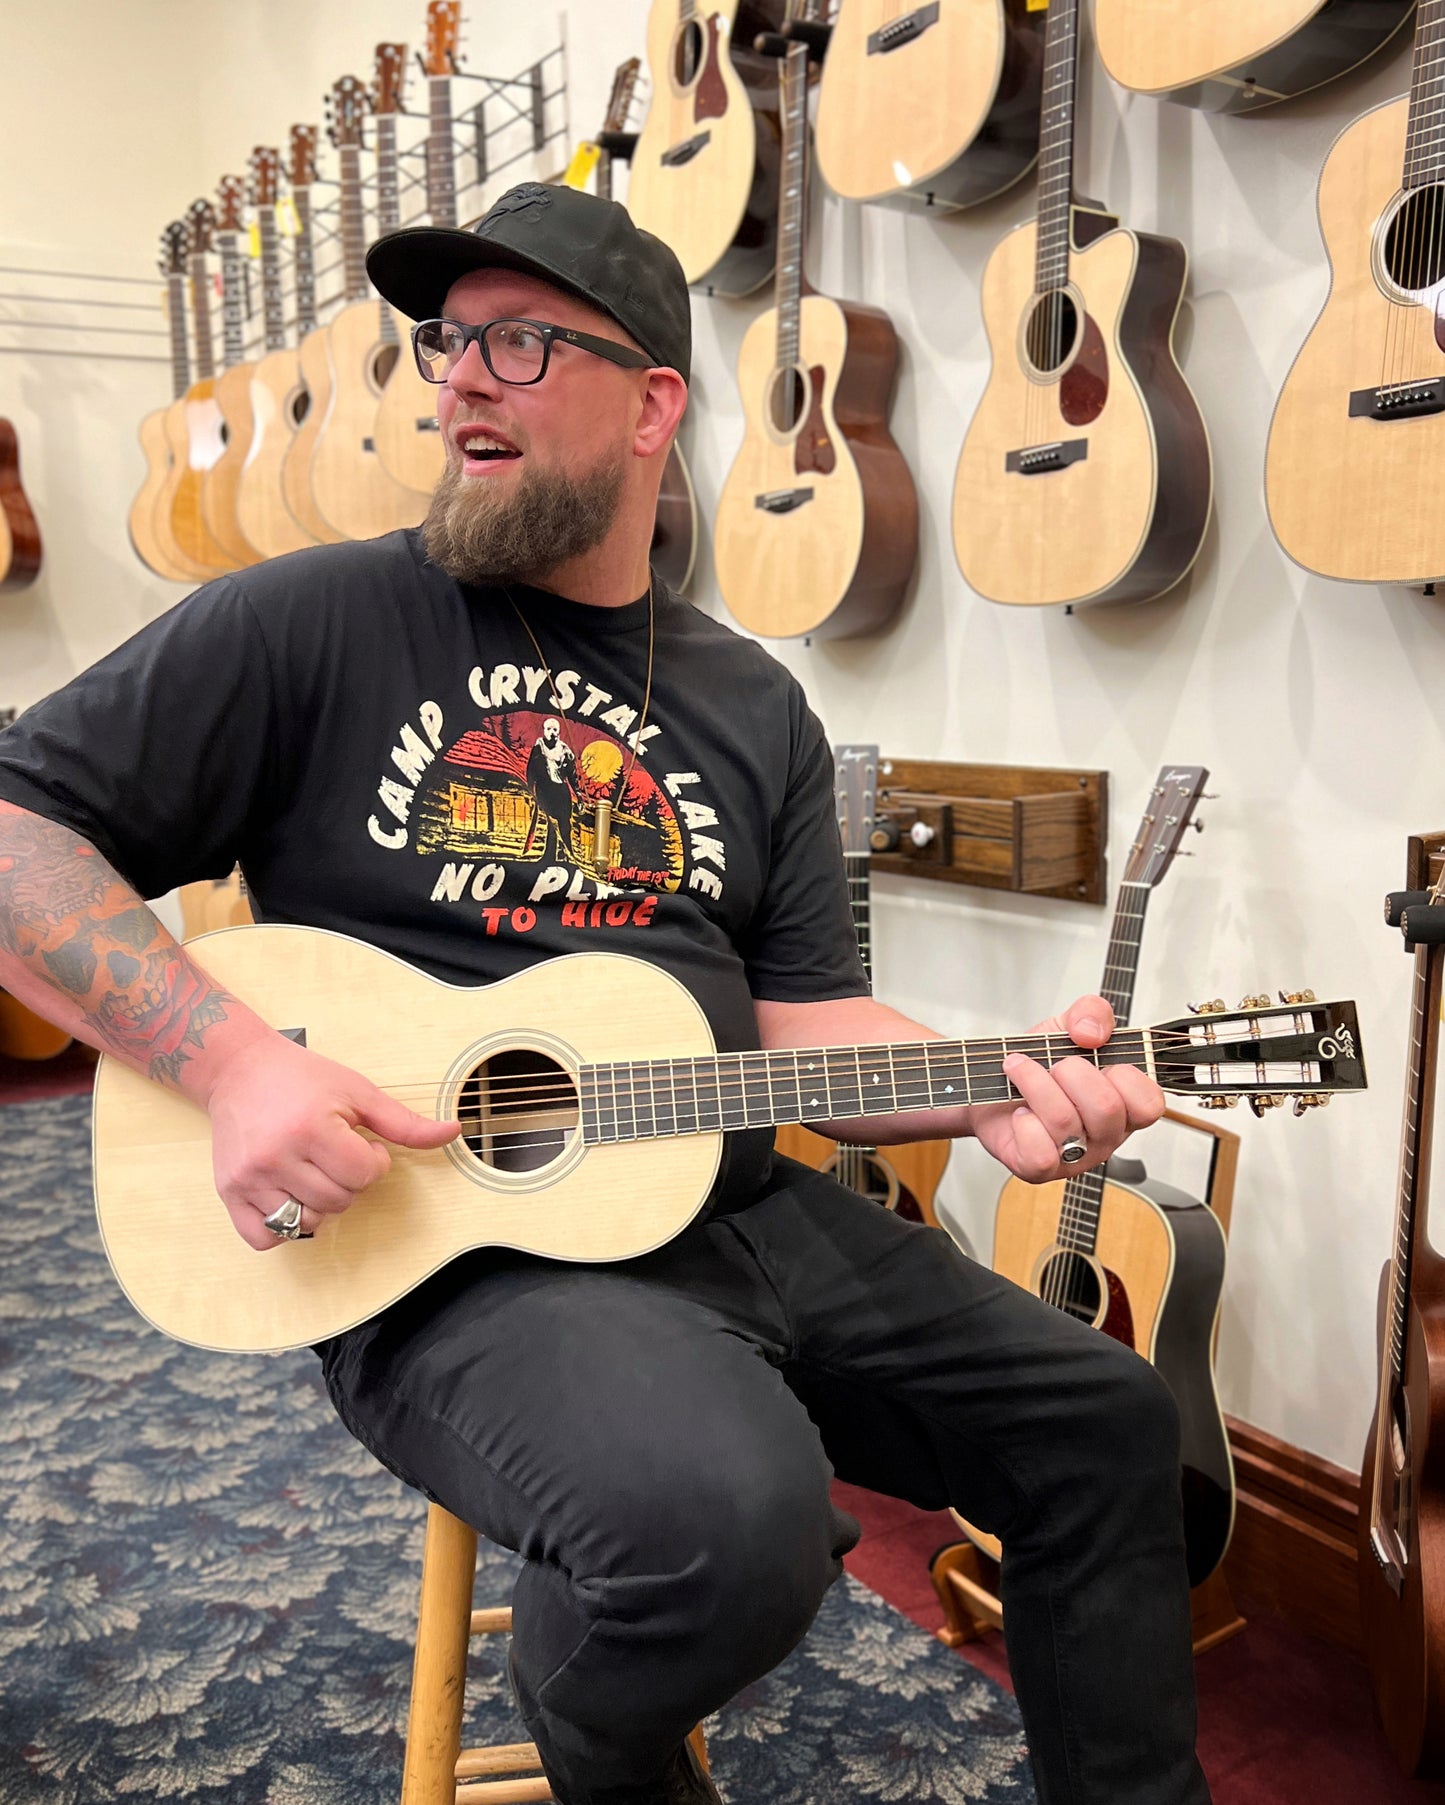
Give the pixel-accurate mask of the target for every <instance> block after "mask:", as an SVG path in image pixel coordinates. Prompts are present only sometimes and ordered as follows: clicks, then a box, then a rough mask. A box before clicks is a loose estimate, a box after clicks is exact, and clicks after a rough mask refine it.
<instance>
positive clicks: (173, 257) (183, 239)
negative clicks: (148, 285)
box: [161, 219, 191, 276]
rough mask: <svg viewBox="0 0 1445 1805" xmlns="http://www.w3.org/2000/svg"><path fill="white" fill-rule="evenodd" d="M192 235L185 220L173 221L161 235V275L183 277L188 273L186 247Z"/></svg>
mask: <svg viewBox="0 0 1445 1805" xmlns="http://www.w3.org/2000/svg"><path fill="white" fill-rule="evenodd" d="M190 240H191V235H190V233H189V232H188V231H187V229H186V222H185V221H184V220H183V219H173V220H172V221H171V223H170V224H169V225H168V226H167V227H166V229H165V231H164V232H162V233H161V274H162V275H163V276H183V275H185V273H186V247H187V246H188V245H189V244H190Z"/></svg>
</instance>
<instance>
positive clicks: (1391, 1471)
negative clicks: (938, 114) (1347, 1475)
mask: <svg viewBox="0 0 1445 1805" xmlns="http://www.w3.org/2000/svg"><path fill="white" fill-rule="evenodd" d="M1432 867H1433V874H1434V880H1435V881H1434V887H1433V889H1430V890H1424V889H1421V888H1418V887H1415V888H1412V889H1410V890H1407V891H1404V892H1396V893H1395V894H1394V895H1392V896H1390V897H1388V898H1387V899H1386V902H1385V914H1386V919H1387V920H1388V921H1389V922H1390V924H1391V925H1392V926H1395V927H1399V928H1401V929H1402V930H1403V932H1404V936H1405V946H1406V949H1407V950H1410V949H1412V948H1413V950H1414V953H1415V982H1414V990H1413V995H1412V997H1411V1002H1410V1031H1409V1036H1408V1041H1407V1047H1408V1064H1407V1068H1406V1078H1405V1115H1404V1126H1403V1130H1402V1133H1401V1137H1400V1174H1399V1184H1398V1189H1397V1192H1396V1200H1395V1233H1394V1238H1393V1240H1392V1242H1391V1254H1390V1258H1389V1260H1388V1261H1387V1262H1386V1264H1385V1268H1384V1271H1383V1272H1382V1274H1381V1276H1380V1300H1379V1311H1378V1345H1379V1389H1378V1391H1377V1394H1376V1403H1375V1414H1374V1420H1373V1423H1372V1425H1371V1431H1370V1436H1369V1440H1368V1442H1367V1444H1366V1447H1365V1459H1364V1470H1363V1472H1362V1473H1361V1475H1360V1516H1359V1554H1360V1558H1359V1584H1360V1615H1361V1619H1362V1621H1363V1624H1364V1631H1365V1654H1366V1657H1367V1659H1368V1661H1369V1665H1370V1674H1371V1677H1372V1679H1373V1681H1374V1687H1375V1701H1376V1703H1377V1704H1378V1706H1379V1710H1380V1719H1381V1722H1382V1723H1383V1724H1384V1728H1385V1737H1386V1740H1387V1741H1388V1742H1389V1745H1390V1748H1391V1750H1392V1751H1393V1753H1394V1756H1395V1759H1396V1760H1397V1761H1398V1762H1399V1764H1400V1766H1401V1767H1402V1768H1403V1769H1404V1770H1405V1772H1406V1773H1407V1774H1411V1775H1418V1776H1420V1777H1422V1778H1429V1779H1439V1778H1441V1777H1442V1775H1445V1468H1442V1460H1445V1259H1442V1258H1441V1256H1440V1255H1439V1254H1438V1253H1436V1251H1435V1249H1434V1248H1433V1247H1432V1246H1431V1245H1430V1230H1429V1220H1428V1217H1429V1182H1430V1154H1431V1145H1432V1141H1433V1134H1434V1120H1435V1075H1436V1070H1437V1065H1438V1061H1439V1048H1440V996H1441V973H1442V960H1445V834H1431V835H1428V836H1420V837H1418V838H1413V839H1412V840H1411V841H1410V852H1409V861H1408V870H1407V874H1406V879H1405V881H1406V883H1407V884H1409V885H1411V886H1420V885H1422V884H1425V883H1428V882H1429V881H1430V875H1431V869H1432Z"/></svg>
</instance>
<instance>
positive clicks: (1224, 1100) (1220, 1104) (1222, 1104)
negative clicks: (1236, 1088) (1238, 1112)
mask: <svg viewBox="0 0 1445 1805" xmlns="http://www.w3.org/2000/svg"><path fill="white" fill-rule="evenodd" d="M1238 1105H1239V1098H1238V1097H1237V1096H1234V1095H1230V1094H1227V1093H1226V1094H1225V1095H1222V1096H1218V1097H1201V1098H1200V1099H1199V1107H1200V1108H1201V1109H1235V1108H1237V1107H1238Z"/></svg>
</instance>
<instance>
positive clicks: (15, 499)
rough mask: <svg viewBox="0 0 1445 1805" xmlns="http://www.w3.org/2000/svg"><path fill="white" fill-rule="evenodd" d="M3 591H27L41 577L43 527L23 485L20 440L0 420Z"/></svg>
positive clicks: (0, 565) (0, 579)
mask: <svg viewBox="0 0 1445 1805" xmlns="http://www.w3.org/2000/svg"><path fill="white" fill-rule="evenodd" d="M0 534H3V538H0V590H11V589H26V588H28V587H29V586H30V584H31V583H33V582H34V581H35V579H36V577H38V576H39V575H40V559H41V547H40V526H39V523H38V522H37V521H36V518H35V512H34V510H33V509H32V507H31V506H30V499H29V497H28V496H27V495H26V493H25V487H24V484H23V483H22V482H21V481H20V440H19V439H18V437H17V436H16V433H15V428H14V427H13V426H12V425H11V423H10V422H9V421H8V420H6V419H0Z"/></svg>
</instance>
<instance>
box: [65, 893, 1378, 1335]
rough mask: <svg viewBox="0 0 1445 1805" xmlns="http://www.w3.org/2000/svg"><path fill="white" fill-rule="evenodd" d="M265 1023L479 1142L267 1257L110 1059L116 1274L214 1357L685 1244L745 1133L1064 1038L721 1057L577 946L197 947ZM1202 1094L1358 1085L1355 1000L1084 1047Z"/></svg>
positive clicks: (878, 1101)
mask: <svg viewBox="0 0 1445 1805" xmlns="http://www.w3.org/2000/svg"><path fill="white" fill-rule="evenodd" d="M192 950H193V952H194V954H195V957H196V958H197V959H198V960H199V961H200V962H201V963H202V964H203V965H204V966H205V968H206V970H207V971H208V972H209V973H210V974H211V976H212V977H213V978H214V979H215V981H216V982H217V983H219V984H221V985H223V986H225V987H226V988H227V989H228V990H231V991H232V992H233V993H234V994H235V995H237V996H240V997H244V998H245V1000H246V1002H247V1003H248V1004H250V1005H251V1006H252V1007H253V1008H255V1009H256V1010H257V1012H258V1013H259V1014H260V1015H261V1017H262V1018H263V1019H264V1020H265V1021H268V1022H270V1023H271V1024H272V1026H273V1027H275V1028H278V1029H281V1030H283V1031H284V1032H287V1033H289V1034H291V1035H293V1036H294V1037H296V1038H300V1039H304V1043H305V1045H306V1046H308V1047H310V1048H312V1049H313V1050H314V1051H316V1052H318V1053H322V1054H324V1055H326V1056H327V1057H329V1058H333V1059H338V1060H340V1061H342V1062H343V1063H344V1064H346V1065H349V1066H351V1067H353V1068H354V1069H356V1070H359V1071H361V1072H363V1073H364V1074H365V1075H366V1076H367V1077H369V1078H371V1079H372V1081H373V1082H374V1083H376V1084H378V1085H381V1086H382V1087H383V1088H385V1089H386V1090H388V1091H390V1092H391V1093H392V1094H393V1095H396V1096H398V1097H403V1098H405V1099H406V1100H407V1101H408V1102H409V1103H410V1105H411V1106H412V1107H413V1108H414V1109H416V1110H418V1111H420V1112H421V1113H422V1114H424V1115H428V1116H435V1117H436V1118H437V1119H438V1120H443V1121H445V1120H450V1119H455V1118H457V1117H460V1119H461V1121H462V1123H463V1129H464V1133H463V1135H462V1138H460V1139H458V1140H456V1141H454V1142H452V1143H451V1144H450V1145H449V1146H447V1147H444V1148H438V1149H436V1150H434V1151H431V1152H411V1151H408V1150H407V1149H405V1148H396V1149H394V1150H393V1153H392V1166H391V1170H390V1172H389V1173H388V1174H387V1175H386V1177H385V1178H383V1179H381V1180H379V1181H378V1182H377V1183H376V1184H374V1185H372V1186H371V1187H370V1188H369V1189H368V1190H366V1191H365V1192H364V1193H363V1194H362V1195H361V1196H360V1197H359V1198H358V1199H357V1200H356V1202H355V1203H354V1204H353V1205H352V1206H351V1208H350V1209H348V1210H347V1211H346V1212H345V1213H344V1214H343V1215H339V1216H335V1215H333V1216H328V1217H327V1218H326V1219H325V1222H324V1223H323V1225H322V1227H321V1228H320V1229H319V1230H318V1232H317V1234H316V1236H315V1237H314V1239H312V1240H303V1241H296V1242H288V1243H287V1244H286V1245H284V1246H280V1247H277V1248H275V1249H272V1250H268V1251H267V1252H265V1253H257V1252H254V1251H253V1250H252V1249H251V1248H249V1247H248V1246H246V1244H245V1243H244V1242H243V1241H242V1240H241V1239H240V1237H239V1236H238V1235H237V1234H236V1232H235V1230H234V1229H233V1228H232V1226H231V1221H230V1218H229V1216H228V1215H227V1214H226V1212H225V1210H224V1209H223V1207H222V1205H221V1203H220V1201H219V1199H218V1198H217V1196H216V1192H215V1186H214V1180H213V1178H212V1173H211V1125H210V1121H209V1118H208V1117H207V1116H206V1114H205V1112H204V1110H202V1109H199V1108H198V1107H197V1106H196V1105H195V1104H193V1103H191V1102H189V1101H188V1100H187V1099H185V1098H184V1097H181V1096H179V1095H177V1094H176V1093H174V1092H172V1091H167V1090H163V1089H161V1088H160V1087H159V1086H156V1085H153V1084H151V1083H150V1082H149V1081H148V1080H147V1079H145V1078H142V1077H140V1076H138V1075H137V1074H136V1073H135V1072H134V1071H132V1070H131V1069H130V1067H129V1066H124V1065H121V1064H119V1063H118V1062H117V1061H115V1060H114V1059H104V1060H103V1061H102V1062H101V1069H100V1071H99V1073H98V1076H97V1082H96V1092H95V1117H94V1120H95V1194H96V1207H97V1211H98V1213H99V1217H100V1229H101V1235H102V1237H103V1239H104V1241H105V1246H106V1251H107V1253H108V1254H109V1256H110V1259H111V1263H112V1265H113V1266H114V1268H115V1272H116V1275H117V1277H118V1278H119V1280H120V1283H121V1285H122V1286H123V1287H124V1289H125V1291H126V1293H127V1295H128V1296H129V1297H130V1299H131V1302H132V1303H133V1304H134V1305H135V1306H136V1308H137V1309H138V1310H139V1311H140V1312H141V1314H142V1315H143V1316H145V1317H146V1318H148V1320H149V1321H151V1322H153V1323H154V1324H155V1325H156V1326H157V1327H158V1328H162V1329H164V1330H166V1332H167V1333H168V1334H172V1335H175V1336H178V1337H179V1338H180V1339H181V1340H183V1341H191V1342H195V1343H196V1344H198V1345H199V1346H202V1347H214V1348H234V1349H242V1348H246V1349H251V1350H256V1351H259V1350H264V1349H280V1348H288V1347H299V1346H301V1345H302V1344H303V1343H309V1342H315V1341H320V1340H322V1339H324V1338H325V1337H326V1336H329V1335H335V1334H338V1333H340V1332H341V1331H342V1330H343V1329H346V1328H348V1327H350V1326H352V1325H353V1324H355V1323H358V1322H363V1321H365V1320H366V1319H367V1318H368V1317H370V1316H373V1315H374V1314H375V1313H376V1312H377V1311H378V1310H381V1309H383V1308H384V1307H385V1306H386V1305H387V1304H389V1303H391V1302H392V1301H393V1300H394V1299H396V1298H398V1297H400V1296H402V1295H403V1294H404V1293H405V1292H407V1291H409V1290H411V1289H412V1287H413V1286H415V1285H417V1284H419V1283H420V1282H421V1280H422V1279H424V1278H425V1277H426V1276H427V1274H428V1273H431V1272H435V1271H436V1270H437V1268H438V1267H440V1266H442V1265H444V1264H445V1263H446V1262H447V1261H448V1260H451V1259H453V1258H455V1257H456V1255H458V1254H459V1253H462V1252H464V1251H465V1250H466V1249H467V1248H470V1247H480V1246H503V1247H517V1248H523V1249H525V1250H527V1251H529V1252H531V1253H535V1254H541V1255H544V1256H547V1257H550V1258H553V1259H563V1260H584V1261H585V1260H619V1259H626V1258H630V1257H632V1256H635V1255H637V1254H641V1253H645V1252H647V1251H648V1250H649V1249H650V1248H654V1247H658V1246H660V1245H661V1244H662V1243H663V1242H664V1241H667V1240H669V1239H671V1237H672V1236H674V1235H676V1234H679V1233H680V1232H681V1231H682V1229H684V1228H685V1227H686V1226H687V1224H688V1223H689V1222H690V1221H691V1220H692V1219H693V1217H694V1216H696V1214H697V1212H698V1211H699V1209H700V1208H701V1207H702V1205H703V1203H704V1201H705V1200H706V1198H707V1195H708V1192H709V1190H710V1189H711V1187H712V1183H713V1180H714V1178H715V1177H716V1174H717V1170H718V1162H719V1159H720V1157H721V1154H722V1137H723V1135H724V1134H725V1133H727V1132H728V1131H730V1130H733V1129H740V1128H761V1127H771V1126H775V1125H776V1124H778V1123H780V1122H800V1121H801V1122H810V1121H811V1122H827V1121H833V1120H838V1119H845V1118H856V1117H859V1116H868V1115H893V1114H895V1113H896V1112H898V1111H899V1110H911V1109H936V1108H943V1107H949V1106H951V1105H954V1104H960V1103H994V1102H1003V1101H1006V1100H1007V1099H1008V1098H1010V1097H1012V1096H1015V1095H1016V1094H1017V1093H1016V1092H1015V1091H1014V1089H1013V1087H1012V1086H1011V1085H1010V1083H1009V1081H1008V1079H1007V1078H1006V1077H1005V1076H1004V1073H1003V1061H1004V1059H1005V1058H1007V1056H1008V1055H1009V1054H1010V1053H1012V1052H1018V1051H1023V1052H1028V1053H1031V1054H1033V1055H1034V1056H1035V1057H1036V1058H1038V1059H1040V1060H1042V1061H1044V1062H1045V1063H1047V1064H1053V1063H1055V1062H1056V1061H1059V1060H1062V1059H1066V1058H1072V1057H1075V1056H1077V1055H1078V1053H1079V1049H1078V1048H1077V1047H1076V1046H1075V1045H1074V1044H1073V1043H1072V1042H1071V1041H1069V1040H1068V1039H1067V1038H1066V1037H1065V1036H1062V1035H1057V1034H1055V1035H1043V1034H1019V1035H1014V1036H1011V1037H1009V1038H1008V1039H1006V1040H1005V1039H988V1040H969V1041H961V1040H929V1041H919V1042H915V1043H904V1042H900V1043H898V1044H896V1045H891V1046H861V1047H813V1048H788V1049H786V1050H784V1051H776V1052H753V1053H721V1054H720V1053H718V1052H717V1051H716V1048H715V1046H714V1043H713V1038H712V1034H711V1031H710V1030H709V1028H708V1024H707V1020H706V1018H705V1017H704V1015H703V1013H702V1011H701V1009H700V1008H699V1007H698V1005H697V1003H696V1002H695V1001H694V999H693V997H692V996H691V994H690V993H689V992H688V991H687V990H686V989H684V987H683V986H682V985H681V984H680V983H679V982H678V981H677V980H676V979H675V978H673V977H671V976H669V975H668V974H667V973H666V972H664V971H662V970H660V969H659V968H658V967H657V966H655V965H651V964H649V963H647V962H646V961H645V960H641V959H634V958H628V957H624V956H622V955H619V954H615V953H577V954H573V955H571V956H569V957H565V958H556V959H548V960H544V961H543V962H541V963H540V964H538V965H536V966H533V967H532V968H531V969H529V970H527V971H524V972H520V973H518V974H517V975H516V976H514V977H511V978H507V979H505V980H503V981H501V982H500V983H496V984H492V985H488V986H486V987H484V988H464V987H458V986H455V985H450V984H444V983H440V982H438V981H437V980H435V979H433V978H430V977H427V976H426V975H424V974H423V973H421V972H418V971H416V970H414V969H412V968H411V967H410V966H408V965H405V964H404V963H403V962H402V961H401V960H399V959H395V958H392V957H391V956H390V955H389V954H386V953H382V952H378V951H377V950H376V949H375V948H373V947H370V946H366V945H364V944H363V943H362V942H361V941H359V940H352V939H350V938H348V937H347V936H345V935H342V934H332V933H326V932H323V931H321V930H319V929H315V928H305V927H286V926H262V927H249V928H227V929H224V930H222V931H221V932H219V933H215V934H208V935H205V936H203V937H202V938H201V939H200V940H198V941H194V942H192ZM1085 1057H1092V1058H1093V1060H1094V1062H1095V1063H1096V1064H1097V1065H1099V1066H1100V1067H1105V1066H1110V1065H1118V1064H1133V1065H1141V1066H1143V1067H1144V1068H1145V1069H1146V1070H1148V1071H1149V1072H1151V1073H1152V1074H1153V1076H1154V1077H1155V1079H1156V1080H1157V1081H1158V1082H1159V1083H1160V1084H1161V1085H1162V1086H1163V1087H1164V1088H1165V1089H1166V1090H1172V1091H1179V1092H1182V1093H1184V1094H1185V1095H1187V1096H1190V1097H1193V1098H1195V1099H1196V1100H1198V1099H1200V1098H1203V1097H1209V1096H1215V1095H1224V1094H1229V1093H1231V1092H1236V1091H1238V1092H1241V1093H1243V1094H1245V1095H1256V1096H1257V1095H1260V1094H1269V1095H1277V1094H1278V1093H1280V1092H1284V1091H1299V1092H1303V1093H1305V1094H1308V1095H1317V1094H1326V1093H1329V1092H1332V1091H1353V1090H1360V1089H1362V1088H1363V1087H1364V1083H1365V1071H1364V1065H1363V1061H1362V1057H1361V1048H1360V1041H1359V1028H1358V1024H1357V1021H1356V1016H1355V1009H1354V1005H1353V1004H1350V1003H1311V1004H1310V1005H1308V1006H1289V1007H1281V1008H1266V1009H1251V1010H1240V1011H1236V1012H1234V1013H1231V1014H1222V1015H1206V1016H1185V1017H1184V1018H1182V1019H1181V1020H1179V1021H1172V1022H1164V1023H1162V1024H1160V1025H1159V1026H1158V1027H1154V1028H1141V1029H1129V1030H1126V1031H1124V1032H1122V1033H1119V1034H1116V1035H1115V1036H1114V1038H1113V1039H1112V1040H1111V1041H1110V1042H1109V1043H1108V1045H1107V1046H1104V1047H1102V1048H1100V1049H1098V1050H1097V1051H1096V1052H1095V1053H1093V1054H1092V1055H1085Z"/></svg>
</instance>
